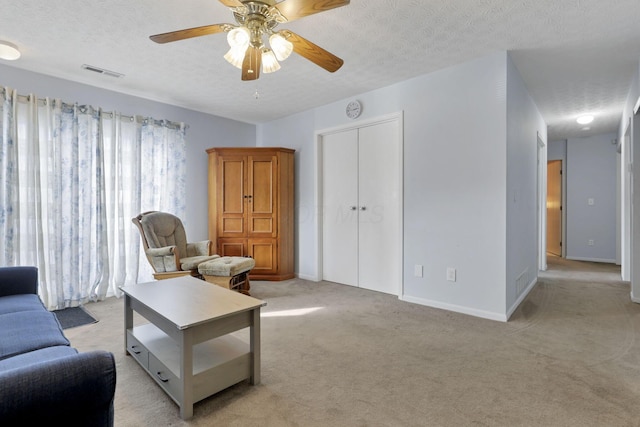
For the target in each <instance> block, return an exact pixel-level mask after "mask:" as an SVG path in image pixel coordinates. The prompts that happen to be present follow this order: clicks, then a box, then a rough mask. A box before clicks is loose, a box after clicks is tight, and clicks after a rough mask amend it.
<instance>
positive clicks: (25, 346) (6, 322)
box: [0, 310, 70, 360]
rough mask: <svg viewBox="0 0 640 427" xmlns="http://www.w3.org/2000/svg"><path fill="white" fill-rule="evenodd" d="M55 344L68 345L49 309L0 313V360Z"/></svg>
mask: <svg viewBox="0 0 640 427" xmlns="http://www.w3.org/2000/svg"><path fill="white" fill-rule="evenodd" d="M55 345H67V346H68V345H70V343H69V340H68V339H67V338H66V337H65V336H64V334H63V333H62V328H61V327H60V323H58V319H56V316H55V315H54V314H53V313H51V312H49V311H45V310H42V311H21V312H17V313H7V314H2V315H0V360H2V359H6V358H7V357H11V356H15V355H16V354H22V353H26V352H29V351H34V350H38V349H41V348H45V347H51V346H55Z"/></svg>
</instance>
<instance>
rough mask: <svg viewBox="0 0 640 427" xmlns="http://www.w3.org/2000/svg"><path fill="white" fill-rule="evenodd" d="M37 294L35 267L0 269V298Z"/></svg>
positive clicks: (36, 271)
mask: <svg viewBox="0 0 640 427" xmlns="http://www.w3.org/2000/svg"><path fill="white" fill-rule="evenodd" d="M37 293H38V269H37V268H36V267H29V266H18V267H0V296H7V295H19V294H37Z"/></svg>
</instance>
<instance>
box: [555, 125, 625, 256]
mask: <svg viewBox="0 0 640 427" xmlns="http://www.w3.org/2000/svg"><path fill="white" fill-rule="evenodd" d="M616 137H617V135H616V134H613V133H612V134H604V135H595V136H591V137H585V138H570V139H568V140H567V166H566V169H565V171H566V174H567V198H566V200H567V205H566V215H567V233H566V236H567V240H566V257H567V258H568V259H575V260H583V261H599V262H612V263H613V262H615V260H616V241H617V240H616V192H617V179H616V171H617V153H616V146H615V145H613V144H612V143H611V141H612V140H614V139H616ZM590 199H592V200H593V204H592V205H590V204H589V203H588V201H589V200H590ZM589 240H593V245H592V246H590V245H589Z"/></svg>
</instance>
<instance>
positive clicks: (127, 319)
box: [124, 294, 133, 356]
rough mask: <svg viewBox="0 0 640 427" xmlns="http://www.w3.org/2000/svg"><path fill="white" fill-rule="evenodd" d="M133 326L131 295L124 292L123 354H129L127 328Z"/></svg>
mask: <svg viewBox="0 0 640 427" xmlns="http://www.w3.org/2000/svg"><path fill="white" fill-rule="evenodd" d="M132 328H133V309H132V308H131V297H129V295H127V294H124V354H126V355H127V356H128V355H129V350H127V330H130V329H132Z"/></svg>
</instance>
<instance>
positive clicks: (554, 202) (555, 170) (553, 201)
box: [547, 160, 562, 256]
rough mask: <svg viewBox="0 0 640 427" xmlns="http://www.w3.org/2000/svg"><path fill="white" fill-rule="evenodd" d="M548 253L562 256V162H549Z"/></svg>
mask: <svg viewBox="0 0 640 427" xmlns="http://www.w3.org/2000/svg"><path fill="white" fill-rule="evenodd" d="M547 252H548V253H550V254H552V255H556V256H562V160H551V161H549V162H547Z"/></svg>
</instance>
